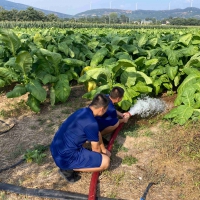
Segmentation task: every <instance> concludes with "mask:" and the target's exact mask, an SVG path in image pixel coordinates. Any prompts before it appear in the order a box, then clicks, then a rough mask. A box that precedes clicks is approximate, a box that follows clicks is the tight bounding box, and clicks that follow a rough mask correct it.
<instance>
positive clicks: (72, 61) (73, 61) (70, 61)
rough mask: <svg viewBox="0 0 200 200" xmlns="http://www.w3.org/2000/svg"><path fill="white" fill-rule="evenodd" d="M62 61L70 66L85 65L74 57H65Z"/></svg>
mask: <svg viewBox="0 0 200 200" xmlns="http://www.w3.org/2000/svg"><path fill="white" fill-rule="evenodd" d="M62 61H63V62H64V63H66V64H67V65H69V66H72V67H85V66H86V63H85V62H83V61H81V60H77V59H74V58H65V59H63V60H62Z"/></svg>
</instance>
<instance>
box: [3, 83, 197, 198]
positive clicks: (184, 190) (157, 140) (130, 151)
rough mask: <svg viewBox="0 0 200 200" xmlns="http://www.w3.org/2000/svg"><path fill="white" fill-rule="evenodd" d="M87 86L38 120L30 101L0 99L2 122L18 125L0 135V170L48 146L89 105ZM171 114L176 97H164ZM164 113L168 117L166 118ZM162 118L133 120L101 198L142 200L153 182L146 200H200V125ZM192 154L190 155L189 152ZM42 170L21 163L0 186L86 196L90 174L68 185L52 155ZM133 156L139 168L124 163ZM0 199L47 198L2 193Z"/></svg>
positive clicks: (103, 180)
mask: <svg viewBox="0 0 200 200" xmlns="http://www.w3.org/2000/svg"><path fill="white" fill-rule="evenodd" d="M84 93H85V89H84V87H83V86H74V87H72V92H71V95H70V98H69V99H68V101H67V102H66V103H64V104H59V105H56V106H55V107H51V106H50V105H49V104H48V103H45V104H43V105H42V109H41V112H40V113H39V114H35V113H33V112H32V111H30V110H29V108H28V107H26V105H25V103H24V100H25V99H26V98H27V97H26V96H23V97H22V98H16V99H7V98H6V97H5V94H2V95H1V96H0V117H1V119H3V120H5V121H8V122H9V121H12V122H15V126H14V127H13V128H12V129H11V130H10V131H9V132H7V133H5V134H3V135H0V151H1V154H0V162H1V167H0V169H2V168H4V167H7V166H9V165H12V164H14V163H16V162H17V161H19V160H20V159H21V158H22V156H23V154H24V152H25V151H26V150H28V149H31V148H33V147H34V145H36V144H42V145H48V144H50V142H51V140H52V138H53V136H54V134H55V132H56V130H57V129H58V127H59V126H60V124H61V123H62V122H63V121H64V120H65V119H66V118H67V117H68V116H69V115H70V114H71V113H72V112H74V111H75V110H76V109H78V108H80V107H84V106H86V105H88V104H89V101H87V100H85V99H82V98H81V96H82V95H83V94H84ZM162 98H163V99H164V101H166V103H167V105H168V108H167V109H168V110H167V111H169V110H170V109H171V108H172V107H173V101H174V98H175V96H163V97H162ZM167 111H166V112H167ZM161 118H162V116H155V117H152V118H149V119H140V118H138V117H132V118H131V119H130V120H129V122H128V123H127V124H125V125H124V127H123V130H121V131H120V134H119V135H118V137H117V139H116V141H115V145H114V147H113V150H112V160H111V166H110V169H109V170H106V171H104V172H102V173H101V175H100V177H99V183H98V188H97V195H98V196H101V197H108V198H114V199H127V200H129V199H139V198H140V197H141V196H142V194H143V192H144V190H145V188H146V187H147V185H148V183H149V182H154V183H156V184H155V185H153V186H152V187H151V189H150V191H149V193H148V195H147V199H149V200H160V199H166V200H177V199H190V200H198V199H200V195H199V194H200V173H199V171H200V170H199V169H200V164H199V157H198V155H199V154H197V151H196V150H194V149H193V148H195V149H197V148H199V133H198V131H199V125H198V123H193V124H189V125H187V126H184V127H180V126H178V125H172V124H170V123H169V122H166V121H162V120H161ZM188 149H189V150H188ZM45 154H46V157H45V158H44V159H43V162H42V163H41V164H40V165H38V164H36V163H25V162H24V163H23V164H21V165H19V166H17V167H16V168H14V169H10V170H7V171H4V172H2V173H1V174H0V181H1V182H4V183H10V184H15V185H17V186H23V187H27V188H41V189H54V190H63V191H70V192H77V193H81V194H86V195H88V193H89V184H90V179H91V173H81V177H82V178H81V180H80V181H78V182H77V183H74V184H69V183H67V182H66V181H65V180H64V179H63V178H62V177H60V175H59V174H58V172H57V170H58V169H57V167H56V165H55V164H54V162H53V159H52V158H51V155H50V152H49V150H47V151H46V152H45ZM127 156H129V157H133V158H136V159H137V161H136V163H135V164H131V165H129V163H124V162H123V161H124V159H125V158H126V157H127ZM0 199H2V200H3V199H10V200H11V199H12V200H18V199H20V200H21V199H31V200H42V199H46V200H48V198H41V197H32V196H24V195H17V194H13V193H9V192H4V191H1V192H0Z"/></svg>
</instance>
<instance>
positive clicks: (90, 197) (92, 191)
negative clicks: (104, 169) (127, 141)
mask: <svg viewBox="0 0 200 200" xmlns="http://www.w3.org/2000/svg"><path fill="white" fill-rule="evenodd" d="M123 125H124V123H121V124H120V125H119V126H118V127H117V128H116V129H115V131H114V133H113V134H112V136H111V138H110V141H109V144H108V147H107V149H108V151H111V149H112V146H113V144H114V141H115V139H116V137H117V135H118V133H119V131H120V130H121V129H122V127H123ZM99 174H100V172H93V174H92V178H91V181H90V188H89V195H88V200H95V199H96V188H97V181H98V177H99Z"/></svg>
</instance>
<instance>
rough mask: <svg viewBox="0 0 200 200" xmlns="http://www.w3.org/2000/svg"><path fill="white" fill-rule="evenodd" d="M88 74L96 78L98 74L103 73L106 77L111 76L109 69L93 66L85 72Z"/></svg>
mask: <svg viewBox="0 0 200 200" xmlns="http://www.w3.org/2000/svg"><path fill="white" fill-rule="evenodd" d="M86 74H87V75H88V76H90V77H91V78H93V79H97V78H98V77H99V75H100V74H105V75H106V76H107V77H108V78H111V71H110V70H109V68H106V67H95V68H92V69H90V70H88V71H87V72H86Z"/></svg>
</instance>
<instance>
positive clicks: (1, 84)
mask: <svg viewBox="0 0 200 200" xmlns="http://www.w3.org/2000/svg"><path fill="white" fill-rule="evenodd" d="M5 84H6V82H5V81H4V80H2V79H0V87H4V86H5Z"/></svg>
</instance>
